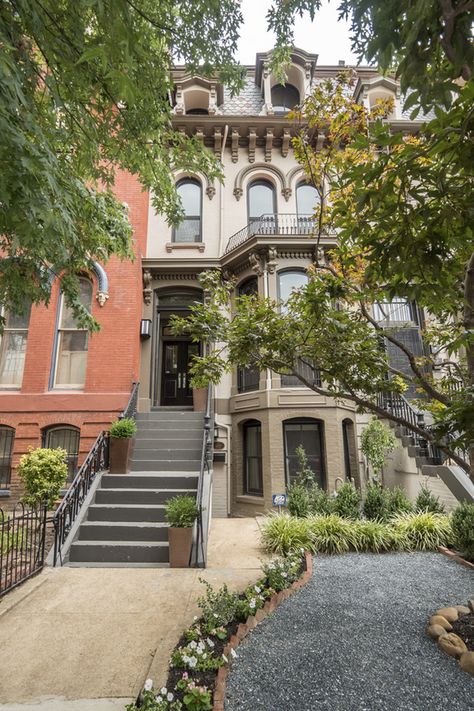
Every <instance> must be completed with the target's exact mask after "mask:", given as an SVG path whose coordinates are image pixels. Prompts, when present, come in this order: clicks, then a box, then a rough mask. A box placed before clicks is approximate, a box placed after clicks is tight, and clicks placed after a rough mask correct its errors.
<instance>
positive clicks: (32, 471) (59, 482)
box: [18, 447, 67, 508]
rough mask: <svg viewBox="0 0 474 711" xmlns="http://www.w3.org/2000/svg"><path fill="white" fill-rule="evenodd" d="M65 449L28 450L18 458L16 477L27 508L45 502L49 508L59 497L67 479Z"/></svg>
mask: <svg viewBox="0 0 474 711" xmlns="http://www.w3.org/2000/svg"><path fill="white" fill-rule="evenodd" d="M66 457H67V452H66V450H65V449H61V448H59V447H58V448H57V449H43V448H41V447H39V448H38V449H30V451H29V452H28V454H24V455H23V456H22V457H21V458H20V463H19V465H18V475H19V477H20V479H21V480H22V481H23V485H24V487H25V494H24V496H23V497H22V501H23V502H24V503H26V504H28V505H29V506H38V505H39V504H41V503H42V502H45V503H46V504H47V506H48V508H51V507H52V506H53V504H54V502H55V501H57V499H58V498H59V496H60V493H61V489H62V488H63V486H64V484H65V483H66V479H67V464H66Z"/></svg>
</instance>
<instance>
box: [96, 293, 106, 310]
mask: <svg viewBox="0 0 474 711" xmlns="http://www.w3.org/2000/svg"><path fill="white" fill-rule="evenodd" d="M95 298H96V299H97V301H98V302H99V306H101V307H102V306H105V302H106V301H107V299H108V298H109V295H108V294H106V293H105V291H98V292H97V294H96V295H95Z"/></svg>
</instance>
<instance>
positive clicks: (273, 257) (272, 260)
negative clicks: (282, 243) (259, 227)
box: [267, 247, 278, 274]
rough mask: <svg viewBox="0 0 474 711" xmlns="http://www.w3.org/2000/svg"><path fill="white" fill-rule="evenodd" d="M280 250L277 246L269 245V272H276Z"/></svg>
mask: <svg viewBox="0 0 474 711" xmlns="http://www.w3.org/2000/svg"><path fill="white" fill-rule="evenodd" d="M277 258H278V250H277V248H276V247H269V248H268V251H267V270H268V273H269V274H274V273H275V271H276V268H277Z"/></svg>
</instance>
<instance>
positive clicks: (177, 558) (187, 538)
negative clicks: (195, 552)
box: [168, 527, 193, 568]
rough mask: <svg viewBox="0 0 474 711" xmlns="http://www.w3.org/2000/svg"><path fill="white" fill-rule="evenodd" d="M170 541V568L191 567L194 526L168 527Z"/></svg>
mask: <svg viewBox="0 0 474 711" xmlns="http://www.w3.org/2000/svg"><path fill="white" fill-rule="evenodd" d="M168 541H169V544H170V568H189V558H190V556H191V546H192V543H193V529H192V527H191V528H168Z"/></svg>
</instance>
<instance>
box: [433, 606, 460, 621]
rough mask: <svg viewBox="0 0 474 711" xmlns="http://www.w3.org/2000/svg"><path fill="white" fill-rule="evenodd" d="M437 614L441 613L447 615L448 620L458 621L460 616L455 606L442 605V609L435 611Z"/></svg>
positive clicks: (443, 615) (442, 615)
mask: <svg viewBox="0 0 474 711" xmlns="http://www.w3.org/2000/svg"><path fill="white" fill-rule="evenodd" d="M435 615H441V617H445V618H446V619H447V620H448V622H456V620H457V619H458V617H459V612H458V611H457V610H456V608H455V607H442V608H441V610H437V611H436V612H435Z"/></svg>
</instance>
